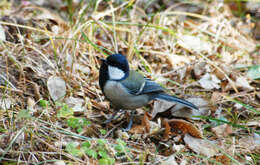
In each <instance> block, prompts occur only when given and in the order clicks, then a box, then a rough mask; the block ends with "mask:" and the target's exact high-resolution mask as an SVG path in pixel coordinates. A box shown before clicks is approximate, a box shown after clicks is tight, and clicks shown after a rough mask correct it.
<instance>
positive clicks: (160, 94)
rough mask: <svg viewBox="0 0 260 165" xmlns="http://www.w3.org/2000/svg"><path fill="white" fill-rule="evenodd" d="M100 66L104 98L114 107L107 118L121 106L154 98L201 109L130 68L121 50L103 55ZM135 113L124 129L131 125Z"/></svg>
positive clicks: (139, 104) (127, 107) (130, 107)
mask: <svg viewBox="0 0 260 165" xmlns="http://www.w3.org/2000/svg"><path fill="white" fill-rule="evenodd" d="M101 61H102V62H101V66H100V69H99V86H100V88H101V91H102V93H103V95H104V96H105V98H106V99H107V100H108V101H109V102H110V103H111V104H112V106H113V107H114V108H115V112H114V113H113V115H112V116H111V118H109V119H108V120H106V121H105V123H109V122H111V121H112V120H113V118H114V117H115V116H116V114H117V112H118V111H119V110H133V111H132V112H134V110H135V109H137V108H141V107H143V106H145V105H147V104H148V103H149V102H150V101H152V100H165V101H168V102H175V103H179V104H182V105H184V106H186V107H188V108H191V109H195V110H198V107H197V106H195V105H194V104H193V103H191V102H188V101H186V100H184V99H181V98H178V97H176V96H172V95H169V94H167V93H166V89H165V88H163V87H162V86H161V85H159V84H158V83H156V82H154V81H152V80H151V79H148V78H146V77H144V76H143V75H142V74H141V73H139V72H137V71H135V70H131V69H130V67H129V63H128V60H127V58H126V57H125V56H124V55H122V54H119V53H116V54H112V55H109V56H108V57H107V58H106V59H101ZM132 114H133V113H131V118H130V122H129V124H128V126H127V128H125V129H124V130H125V131H128V130H130V129H131V127H132V124H133V121H132V120H133V115H132Z"/></svg>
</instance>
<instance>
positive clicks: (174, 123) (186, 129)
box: [165, 119, 203, 138]
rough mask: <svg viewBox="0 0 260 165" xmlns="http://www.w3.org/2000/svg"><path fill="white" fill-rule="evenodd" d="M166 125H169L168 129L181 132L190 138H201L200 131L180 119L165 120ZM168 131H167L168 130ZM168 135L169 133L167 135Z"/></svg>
mask: <svg viewBox="0 0 260 165" xmlns="http://www.w3.org/2000/svg"><path fill="white" fill-rule="evenodd" d="M167 123H168V124H169V126H170V128H173V129H172V130H174V131H176V130H178V131H181V132H182V134H186V133H188V134H190V135H191V136H194V137H197V138H202V137H203V136H202V133H201V131H200V130H199V129H198V128H197V127H196V126H195V125H193V124H192V123H190V122H188V121H185V120H182V119H171V120H168V121H167V120H166V121H165V124H166V126H167ZM168 131H169V130H168ZM167 134H169V133H167Z"/></svg>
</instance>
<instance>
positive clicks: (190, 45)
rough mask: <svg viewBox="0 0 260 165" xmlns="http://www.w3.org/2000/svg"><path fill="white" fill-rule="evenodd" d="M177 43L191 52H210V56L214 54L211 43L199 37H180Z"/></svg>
mask: <svg viewBox="0 0 260 165" xmlns="http://www.w3.org/2000/svg"><path fill="white" fill-rule="evenodd" d="M177 43H178V44H179V45H180V46H181V47H183V48H185V49H187V50H189V51H191V50H193V51H195V52H208V53H209V54H211V52H212V45H211V44H210V42H206V41H202V40H201V39H200V38H199V37H197V36H190V35H182V36H180V37H179V40H178V41H177Z"/></svg>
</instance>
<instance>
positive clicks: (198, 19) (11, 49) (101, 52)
mask: <svg viewBox="0 0 260 165" xmlns="http://www.w3.org/2000/svg"><path fill="white" fill-rule="evenodd" d="M97 2H99V3H96V4H94V3H93V4H92V3H88V4H78V6H77V7H72V6H70V5H68V8H70V7H71V8H70V9H73V11H72V13H69V12H67V11H66V12H64V13H65V15H67V18H68V15H69V14H72V15H71V20H70V21H69V20H66V19H62V18H61V17H60V16H59V15H57V14H55V11H52V10H49V9H47V8H43V7H35V6H30V5H28V6H24V7H20V8H17V9H15V8H12V7H10V8H7V9H6V11H8V12H5V13H8V15H6V16H7V17H9V18H5V19H2V21H0V24H1V25H2V26H3V27H4V28H5V30H6V31H8V32H9V33H10V35H7V41H4V42H1V43H0V44H1V45H0V51H1V54H0V71H1V72H0V91H1V94H0V95H1V97H0V98H1V100H0V132H1V134H0V153H1V156H0V162H1V161H2V162H5V163H11V162H14V164H49V163H53V162H57V160H62V161H64V162H66V163H67V164H69V163H71V164H98V162H99V163H100V164H102V163H104V162H107V161H108V159H109V160H110V159H111V162H113V161H115V162H116V163H117V164H159V163H161V162H162V161H164V160H166V159H167V158H168V157H169V156H170V155H171V156H174V160H175V161H176V162H178V163H181V162H182V163H185V162H186V163H187V164H204V163H209V164H230V163H231V164H233V163H239V162H242V163H246V164H257V162H258V163H259V160H260V156H259V153H260V152H259V150H260V147H259V145H258V146H255V148H254V147H252V146H251V148H250V147H249V148H247V147H246V146H245V145H244V143H243V138H244V140H246V139H245V138H247V137H249V138H252V137H254V135H255V136H258V138H259V124H260V123H259V120H260V118H259V110H260V109H259V108H260V104H259V100H257V99H259V98H257V97H259V88H260V86H259V80H248V79H247V81H248V82H249V84H250V87H251V89H250V88H246V87H245V85H244V84H242V85H241V86H239V84H238V83H236V81H237V79H238V77H246V73H247V68H245V67H244V68H242V70H241V69H240V70H239V69H236V68H237V67H236V66H237V64H243V65H246V66H251V65H256V64H259V63H260V61H258V60H259V50H257V47H256V45H257V42H256V41H255V40H254V39H253V38H252V37H250V36H249V35H248V34H244V33H242V32H241V31H240V30H241V29H239V28H236V27H234V26H233V25H232V23H231V20H233V21H234V22H239V19H238V18H235V17H234V16H233V15H232V14H231V12H230V10H229V8H228V7H227V5H223V6H221V5H220V4H219V3H217V2H211V4H206V3H205V2H203V3H201V5H202V6H203V7H204V8H203V12H201V13H199V14H194V13H191V12H179V11H175V9H176V7H178V5H177V6H175V7H174V6H172V7H168V8H167V9H166V10H162V11H160V12H159V11H158V12H152V13H149V12H147V10H144V8H145V7H144V6H145V5H144V6H142V4H140V3H138V2H139V1H130V2H122V3H120V4H117V3H113V4H112V3H111V2H103V1H97ZM214 6H215V7H214ZM151 8H155V9H156V7H154V6H153V7H151ZM68 11H69V9H68ZM64 13H62V14H64ZM183 16H185V17H186V18H183V19H184V20H183V21H181V17H183ZM187 16H189V17H187ZM65 20H66V21H65ZM193 37H194V38H193ZM198 39H199V40H198ZM196 42H199V43H196ZM257 51H258V52H257ZM113 52H120V53H122V54H125V55H127V58H128V60H129V61H130V63H131V67H132V68H133V69H136V70H139V71H140V72H142V73H143V74H144V75H145V76H147V77H149V78H152V79H153V80H155V81H157V82H158V83H161V84H162V85H163V86H165V87H167V88H168V89H170V91H169V92H172V93H175V94H176V95H179V96H181V97H185V98H187V97H190V96H196V97H199V98H204V99H205V100H206V101H207V102H208V104H209V106H210V108H209V114H208V115H207V116H201V120H199V121H194V123H195V125H197V126H198V127H199V128H200V129H201V130H202V131H203V134H204V138H205V139H208V140H212V141H215V142H216V143H217V144H216V145H217V148H219V149H220V151H219V153H218V154H217V155H215V156H213V157H210V158H208V157H206V156H203V155H200V154H198V153H196V152H194V151H192V150H191V149H189V148H188V147H187V146H185V145H184V141H183V140H182V137H181V136H180V135H176V137H174V138H173V137H171V138H170V139H169V140H168V141H161V140H160V139H162V138H161V137H162V134H160V133H158V134H156V135H155V136H153V135H147V134H141V135H140V134H131V133H122V132H120V131H118V130H119V129H120V128H122V127H123V125H122V123H123V122H124V121H126V119H125V118H121V119H120V120H121V121H119V122H114V124H110V125H108V126H104V125H103V124H102V122H103V121H104V120H105V119H106V118H107V117H108V115H110V114H111V112H112V111H113V109H111V108H109V104H108V102H107V101H105V100H104V96H103V95H102V93H101V90H100V88H99V86H98V74H99V73H98V70H99V66H100V64H99V59H100V58H104V57H105V56H106V55H108V54H111V53H113ZM202 62H205V68H206V70H205V71H203V74H204V73H206V72H207V73H210V74H215V75H217V77H218V78H219V79H221V83H220V88H219V89H215V88H214V89H210V90H209V89H204V88H202V87H201V86H200V83H199V80H200V78H201V77H200V76H201V75H199V77H196V76H195V77H194V75H193V72H194V67H196V64H199V63H202ZM205 68H203V69H205ZM51 76H58V77H60V78H62V79H63V80H64V81H65V82H66V96H65V98H63V99H61V100H59V101H57V102H54V101H53V100H52V99H51V97H50V95H49V91H48V88H47V81H48V78H49V77H51ZM243 85H244V86H243ZM74 98H75V99H79V100H80V101H82V104H81V106H80V110H82V111H79V112H74V113H72V114H70V111H71V109H70V108H68V107H70V105H68V104H69V101H71V100H73V99H74ZM72 102H73V103H74V104H77V105H78V102H74V101H72ZM249 106H250V107H249ZM143 109H146V110H149V111H151V110H150V109H151V106H147V107H145V108H143ZM138 112H142V111H138ZM61 113H64V114H61ZM139 116H142V113H141V114H140V115H139ZM70 118H73V119H80V121H79V123H80V122H81V123H82V122H83V118H84V119H85V121H84V122H85V123H84V122H83V123H84V124H83V125H81V126H79V125H77V124H76V126H75V125H73V124H72V126H71V125H70V124H69V119H70ZM223 123H227V125H228V126H230V127H231V129H232V131H231V133H230V134H228V135H226V136H223V137H219V136H218V133H214V132H213V131H212V129H211V128H212V127H215V126H216V125H220V124H223ZM74 126H75V127H74ZM118 138H120V139H122V140H121V141H120V140H118ZM178 138H179V139H178ZM241 139H242V140H241ZM253 141H254V140H253ZM258 141H259V140H258ZM84 142H87V143H85V145H88V144H90V147H87V149H86V148H85V150H84V147H83V143H84ZM173 146H175V147H173ZM176 146H177V147H176ZM178 147H180V149H177V148H178ZM118 148H119V149H118ZM86 150H87V151H86ZM94 151H95V152H97V153H96V154H97V156H96V157H95V156H93V155H95V153H94ZM104 152H106V153H107V154H108V157H109V158H107V157H106V156H103V155H102V154H104ZM103 159H104V160H103ZM105 159H106V160H105ZM223 160H226V161H224V162H223ZM108 162H109V161H108Z"/></svg>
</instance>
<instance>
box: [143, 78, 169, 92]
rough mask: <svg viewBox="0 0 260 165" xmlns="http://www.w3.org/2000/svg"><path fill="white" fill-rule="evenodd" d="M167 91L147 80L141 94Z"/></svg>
mask: <svg viewBox="0 0 260 165" xmlns="http://www.w3.org/2000/svg"><path fill="white" fill-rule="evenodd" d="M164 91H165V89H164V88H163V87H162V86H160V85H159V84H157V83H156V82H154V81H152V80H150V79H145V84H144V87H143V89H142V90H140V94H146V93H152V92H164Z"/></svg>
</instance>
